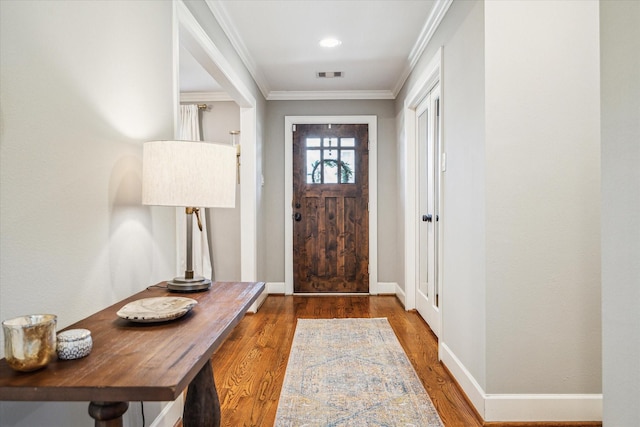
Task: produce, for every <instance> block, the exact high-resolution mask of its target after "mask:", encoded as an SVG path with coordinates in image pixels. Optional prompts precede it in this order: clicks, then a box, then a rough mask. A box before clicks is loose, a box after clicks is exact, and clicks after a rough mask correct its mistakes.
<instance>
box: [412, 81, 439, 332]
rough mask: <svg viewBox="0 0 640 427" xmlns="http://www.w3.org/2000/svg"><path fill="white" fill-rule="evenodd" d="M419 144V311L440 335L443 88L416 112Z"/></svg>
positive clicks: (431, 95)
mask: <svg viewBox="0 0 640 427" xmlns="http://www.w3.org/2000/svg"><path fill="white" fill-rule="evenodd" d="M416 119H417V120H416V123H417V128H416V134H417V138H416V140H417V142H418V174H419V180H418V200H419V204H420V207H419V213H418V215H419V218H418V220H419V223H420V226H419V233H420V235H419V239H418V241H419V248H418V261H419V267H418V268H419V272H418V278H419V279H418V287H417V289H416V308H417V310H418V312H419V313H420V315H421V316H422V317H423V318H424V319H425V321H426V322H427V323H428V324H429V327H430V328H431V330H432V331H433V333H434V334H435V335H436V336H440V324H441V311H440V306H441V304H442V301H441V297H440V257H439V254H440V173H441V164H440V159H441V152H442V147H441V126H440V123H441V121H440V86H439V85H436V86H435V87H434V88H433V89H432V90H431V92H429V94H428V95H427V96H426V97H425V99H424V100H423V101H422V102H421V103H420V105H419V106H418V108H417V109H416Z"/></svg>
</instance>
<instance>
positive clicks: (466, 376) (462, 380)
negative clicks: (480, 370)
mask: <svg viewBox="0 0 640 427" xmlns="http://www.w3.org/2000/svg"><path fill="white" fill-rule="evenodd" d="M439 355H440V359H441V360H442V363H444V365H445V366H446V368H447V369H448V370H449V372H451V374H452V375H453V377H454V378H455V380H456V381H457V383H458V385H459V386H460V388H462V391H463V392H464V393H465V394H466V395H467V398H468V399H469V401H470V402H471V404H472V405H473V406H474V408H475V410H476V411H477V412H478V414H479V415H480V416H481V417H482V419H483V420H484V421H485V422H544V421H556V422H580V421H602V395H601V394H487V393H485V391H484V390H483V389H482V387H481V386H480V384H478V382H477V381H476V380H475V378H474V377H473V375H471V373H470V372H469V371H468V370H467V369H466V368H465V366H464V365H463V364H462V362H460V360H459V359H458V358H457V357H456V355H455V354H454V353H453V351H451V349H450V348H449V347H448V346H447V345H446V344H444V343H441V344H440V345H439Z"/></svg>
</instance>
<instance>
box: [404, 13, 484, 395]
mask: <svg viewBox="0 0 640 427" xmlns="http://www.w3.org/2000/svg"><path fill="white" fill-rule="evenodd" d="M441 46H442V47H443V52H444V59H443V61H442V67H443V74H444V77H443V82H442V85H441V88H442V97H443V104H442V108H443V111H442V117H443V121H444V124H443V144H444V151H445V152H446V153H447V171H446V172H445V173H444V174H443V180H442V187H443V206H442V210H441V217H442V232H443V239H444V241H443V242H444V247H443V251H444V253H443V258H444V259H443V263H444V265H443V272H442V274H443V281H444V286H443V290H442V292H443V294H442V295H443V296H442V298H443V326H442V328H443V329H442V330H443V335H442V337H441V339H442V340H443V342H445V343H446V344H447V345H448V346H450V347H451V348H452V350H453V351H454V352H455V354H456V356H457V357H458V358H459V359H460V361H461V362H462V363H463V364H464V366H465V367H466V368H467V369H468V370H469V371H470V372H471V374H472V375H473V377H474V378H475V380H476V381H477V382H478V383H479V384H480V385H481V386H482V387H484V386H485V365H486V364H485V354H486V352H485V307H486V304H485V255H484V251H485V237H484V234H485V231H484V224H485V219H484V218H485V217H484V215H485V213H484V211H485V208H484V197H485V185H484V182H485V160H484V149H485V143H484V141H485V137H484V101H485V99H484V4H483V2H469V1H467V2H454V3H453V4H452V6H451V7H450V9H449V11H448V12H447V15H446V16H445V18H444V20H443V21H442V23H441V24H440V27H439V28H438V30H437V31H436V32H435V34H434V35H433V38H432V40H431V42H430V43H429V45H428V46H427V48H426V49H425V52H424V54H423V55H422V57H421V60H420V61H419V62H418V64H417V65H416V67H415V69H414V71H413V72H412V73H411V75H410V76H409V78H408V79H407V82H406V83H405V85H404V87H403V89H402V91H401V92H400V94H399V95H398V98H397V103H396V110H397V114H398V122H399V123H402V120H403V117H404V112H403V111H402V109H403V104H404V102H405V98H406V97H407V91H408V89H409V88H412V87H413V86H414V85H415V84H416V81H417V79H418V76H420V75H421V74H422V73H423V72H424V69H425V68H426V67H427V65H428V63H429V62H430V61H431V58H432V57H433V56H434V55H435V53H436V51H437V49H438V48H439V47H441ZM402 139H403V138H400V139H399V140H400V141H402ZM398 167H399V168H403V167H404V166H403V165H402V164H400V165H399V166H398ZM399 192H401V191H399ZM400 209H404V207H403V206H402V205H400ZM398 215H399V217H403V216H401V214H400V213H399V214H398ZM402 215H403V214H402ZM398 234H399V237H400V238H401V239H402V244H399V245H398V248H403V247H404V239H403V235H402V233H398ZM399 252H401V251H399ZM401 262H402V263H403V262H404V258H402V259H401ZM402 263H399V267H398V268H399V269H401V267H400V266H401V265H402ZM403 285H404V281H403ZM403 287H404V286H403Z"/></svg>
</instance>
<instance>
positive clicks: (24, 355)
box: [2, 314, 57, 372]
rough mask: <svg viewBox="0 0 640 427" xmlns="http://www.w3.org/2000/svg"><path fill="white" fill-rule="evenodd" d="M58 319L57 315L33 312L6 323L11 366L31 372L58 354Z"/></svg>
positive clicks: (8, 360) (7, 350)
mask: <svg viewBox="0 0 640 427" xmlns="http://www.w3.org/2000/svg"><path fill="white" fill-rule="evenodd" d="M56 322H57V317H56V315H54V314H30V315H27V316H20V317H15V318H13V319H8V320H5V321H4V322H2V330H3V331H4V354H5V358H6V359H7V363H8V364H9V367H10V368H12V369H14V370H16V371H21V372H30V371H35V370H36V369H40V368H44V367H45V366H47V364H48V363H49V361H50V360H51V358H52V357H53V356H54V355H55V354H56Z"/></svg>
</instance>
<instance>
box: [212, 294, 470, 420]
mask: <svg viewBox="0 0 640 427" xmlns="http://www.w3.org/2000/svg"><path fill="white" fill-rule="evenodd" d="M345 317H386V318H387V319H389V323H390V324H391V326H392V327H393V329H394V331H395V333H396V335H397V336H398V340H399V341H400V343H401V345H402V347H403V348H404V350H405V352H406V353H407V356H408V357H409V360H411V363H412V364H413V366H414V368H415V369H416V372H417V373H418V376H419V377H420V379H421V380H422V383H423V384H424V387H425V389H426V390H427V392H428V393H429V396H430V397H431V400H432V401H433V403H434V405H435V406H436V408H437V409H438V413H439V414H440V417H441V418H442V420H443V422H444V423H445V425H446V426H447V427H455V426H464V427H480V426H481V425H482V424H481V423H480V422H479V421H478V419H477V417H476V415H475V413H474V411H473V409H472V408H471V407H470V405H469V404H468V403H467V401H466V400H465V398H464V396H463V394H462V393H461V392H460V390H459V389H458V387H457V386H456V385H455V383H454V382H453V381H452V379H451V377H450V376H449V374H448V373H447V372H446V370H445V369H444V367H443V366H442V365H441V364H440V363H439V362H438V360H437V341H436V338H435V336H434V335H433V334H432V333H431V331H430V329H429V327H428V326H427V325H426V323H425V322H424V321H423V320H422V318H421V317H420V316H419V315H418V314H417V313H415V312H407V311H405V310H404V308H403V307H402V305H401V304H400V303H399V301H398V300H397V299H396V297H395V296H372V297H369V296H349V297H346V296H322V297H306V296H280V295H275V296H274V295H272V296H269V297H268V298H267V299H266V301H265V303H264V304H263V305H262V307H261V308H260V310H259V311H258V313H256V314H250V315H247V316H245V318H244V319H243V320H242V321H241V322H240V324H239V325H238V326H237V327H236V329H235V330H234V331H233V332H232V333H231V335H230V336H229V338H228V339H227V341H226V342H225V343H224V344H223V345H222V346H221V347H220V349H219V350H218V351H217V352H216V354H215V355H214V357H213V359H212V361H213V372H214V376H215V382H216V388H217V389H218V395H219V396H220V404H221V407H222V425H223V426H228V427H239V426H243V427H245V426H246V427H249V426H262V427H268V426H272V425H273V422H274V420H275V417H276V410H277V408H278V398H279V396H280V389H281V388H282V383H283V380H284V374H285V370H286V367H287V360H288V358H289V351H290V349H291V342H292V340H293V333H294V331H295V326H296V319H298V318H306V319H309V318H312V319H331V318H345Z"/></svg>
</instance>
